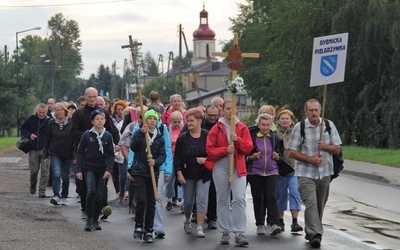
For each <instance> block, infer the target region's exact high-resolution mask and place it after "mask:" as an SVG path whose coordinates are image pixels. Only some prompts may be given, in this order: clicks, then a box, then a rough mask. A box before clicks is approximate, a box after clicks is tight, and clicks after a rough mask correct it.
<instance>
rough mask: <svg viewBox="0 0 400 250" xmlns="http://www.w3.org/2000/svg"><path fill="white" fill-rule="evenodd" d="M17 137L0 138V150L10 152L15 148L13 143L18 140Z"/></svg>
mask: <svg viewBox="0 0 400 250" xmlns="http://www.w3.org/2000/svg"><path fill="white" fill-rule="evenodd" d="M18 139H19V137H4V138H0V150H3V151H5V152H10V151H13V150H15V149H17V147H16V146H15V143H16V142H17V141H18Z"/></svg>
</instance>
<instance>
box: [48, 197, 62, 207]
mask: <svg viewBox="0 0 400 250" xmlns="http://www.w3.org/2000/svg"><path fill="white" fill-rule="evenodd" d="M50 203H51V204H53V205H54V206H57V205H60V198H59V197H58V196H54V197H53V198H51V200H50Z"/></svg>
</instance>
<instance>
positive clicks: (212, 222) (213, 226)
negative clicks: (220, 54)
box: [208, 220, 217, 229]
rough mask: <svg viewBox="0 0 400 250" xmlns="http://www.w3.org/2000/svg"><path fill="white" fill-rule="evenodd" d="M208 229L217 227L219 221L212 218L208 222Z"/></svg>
mask: <svg viewBox="0 0 400 250" xmlns="http://www.w3.org/2000/svg"><path fill="white" fill-rule="evenodd" d="M208 229H217V222H216V221H215V220H210V221H209V222H208Z"/></svg>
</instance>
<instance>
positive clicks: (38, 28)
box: [15, 27, 41, 56]
mask: <svg viewBox="0 0 400 250" xmlns="http://www.w3.org/2000/svg"><path fill="white" fill-rule="evenodd" d="M40 29H41V27H36V28H32V29H28V30H23V31H18V32H15V42H16V43H15V45H16V46H15V48H16V50H17V56H18V34H20V33H24V32H27V31H31V30H40Z"/></svg>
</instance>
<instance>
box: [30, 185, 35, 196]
mask: <svg viewBox="0 0 400 250" xmlns="http://www.w3.org/2000/svg"><path fill="white" fill-rule="evenodd" d="M29 191H30V192H31V194H35V193H36V185H35V186H32V185H31V188H30V189H29Z"/></svg>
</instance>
